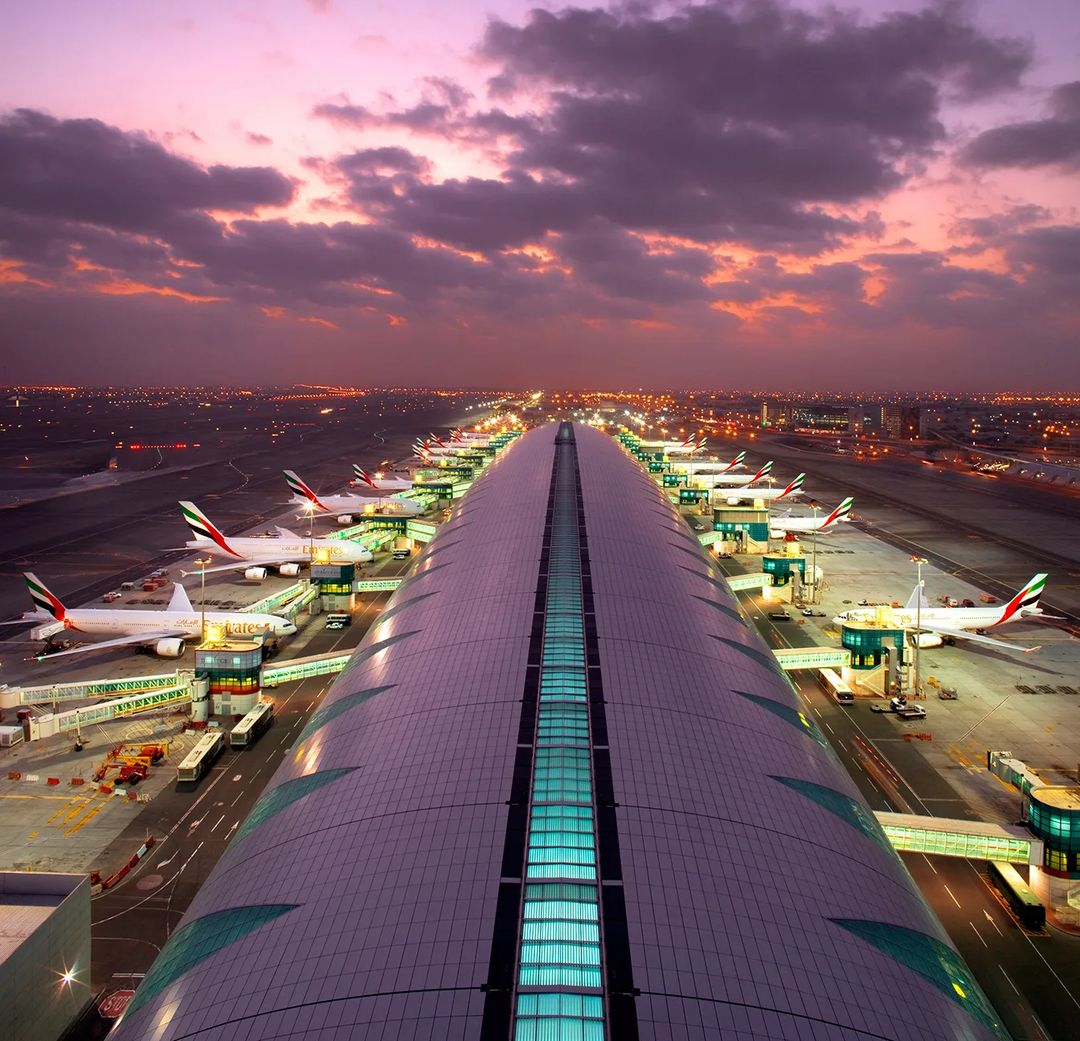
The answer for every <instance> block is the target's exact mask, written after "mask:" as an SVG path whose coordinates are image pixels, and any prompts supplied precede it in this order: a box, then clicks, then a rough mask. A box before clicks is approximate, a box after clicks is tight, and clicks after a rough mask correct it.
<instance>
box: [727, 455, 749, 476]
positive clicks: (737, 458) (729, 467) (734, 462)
mask: <svg viewBox="0 0 1080 1041" xmlns="http://www.w3.org/2000/svg"><path fill="white" fill-rule="evenodd" d="M745 458H746V453H745V452H740V453H739V454H738V455H737V456H735V458H734V459H732V460H731V462H730V463H728V464H727V466H725V467H724V470H723V472H724V473H727V472H728V470H734V469H735V467H736V466H738V465H739V464H740V463H741V462H742V461H743V460H744V459H745Z"/></svg>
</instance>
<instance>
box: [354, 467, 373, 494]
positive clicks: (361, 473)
mask: <svg viewBox="0 0 1080 1041" xmlns="http://www.w3.org/2000/svg"><path fill="white" fill-rule="evenodd" d="M353 473H354V474H356V476H357V479H358V480H361V481H363V482H364V484H366V485H368V486H369V487H371V488H374V487H376V485H375V482H374V481H373V480H372V479H371V474H369V473H368V472H367V470H361V469H360V467H359V466H357V465H356V463H353Z"/></svg>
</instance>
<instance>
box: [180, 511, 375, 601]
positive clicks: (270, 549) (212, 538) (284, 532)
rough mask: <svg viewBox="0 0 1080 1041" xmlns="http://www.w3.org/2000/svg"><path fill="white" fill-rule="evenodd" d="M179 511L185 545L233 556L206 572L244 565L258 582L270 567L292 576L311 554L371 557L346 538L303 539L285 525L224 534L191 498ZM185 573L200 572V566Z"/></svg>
mask: <svg viewBox="0 0 1080 1041" xmlns="http://www.w3.org/2000/svg"><path fill="white" fill-rule="evenodd" d="M180 514H181V516H182V517H183V518H184V520H185V522H186V523H187V526H188V527H189V528H190V529H191V534H192V536H193V538H192V539H191V541H190V542H188V543H187V544H186V545H185V546H184V548H185V549H195V550H199V551H200V552H203V551H206V552H209V553H211V554H213V555H214V556H216V557H226V558H231V560H232V562H231V563H229V564H223V565H221V566H219V567H210V568H207V569H206V573H207V574H210V573H211V572H214V571H236V570H238V569H240V568H245V569H246V570H245V571H244V577H245V578H247V579H250V580H252V581H255V582H260V581H262V580H263V579H264V578H266V572H267V569H268V568H270V567H276V568H277V569H278V572H279V573H280V574H282V575H285V576H287V577H290V578H291V577H293V576H295V575H298V574H299V573H300V566H301V565H302V564H310V563H311V562H312V559H313V558H314V562H315V563H327V564H366V563H367V562H368V561H369V560H372V559H373V557H372V555H371V550H369V549H368V548H367V547H366V546H361V545H359V544H358V543H356V542H352V541H350V540H349V539H327V538H314V539H312V538H307V539H305V538H304V537H303V536H302V535H297V534H296V533H295V532H293V531H289V530H288V528H278V529H277V531H278V533H277V535H242V536H239V537H231V538H226V537H225V536H224V535H223V534H222V533H221V532H220V531H219V530H218V529H217V528H216V527H214V525H213V523H212V522H211V520H210V518H209V517H207V516H206V514H205V513H203V512H202V510H200V509H199V507H198V506H196V505H195V504H194V503H193V502H181V503H180ZM187 573H188V574H195V573H198V574H202V569H201V568H200V569H198V572H195V571H194V570H193V571H190V572H187Z"/></svg>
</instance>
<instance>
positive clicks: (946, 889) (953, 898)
mask: <svg viewBox="0 0 1080 1041" xmlns="http://www.w3.org/2000/svg"><path fill="white" fill-rule="evenodd" d="M941 884H942V885H943V886H945V892H946V893H948V894H949V899H950V900H952V902H953V903H954V904H956V906H957V907H959V906H960V901H959V900H957V899H956V897H955V896H953V891H952V890H951V889H950V888H949V887H948V886H946V885H945V883H944V882H942V883H941Z"/></svg>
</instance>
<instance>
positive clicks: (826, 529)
mask: <svg viewBox="0 0 1080 1041" xmlns="http://www.w3.org/2000/svg"><path fill="white" fill-rule="evenodd" d="M854 501H855V500H854V499H853V498H852V497H851V496H850V495H849V496H848V497H847V498H846V499H845V500H844V501H843V502H842V503H840V505H839V506H837V507H836V509H835V510H833V511H832V513H830V514H829V515H828V516H826V517H818V516H813V517H791V516H788V515H787V514H786V513H785V514H781V515H780V516H779V517H770V518H769V535H771V536H772V537H773V538H774V539H778V538H783V536H784V535H785V534H786V533H787V532H789V531H796V532H800V533H801V532H804V531H816V532H818V534H820V535H828V534H830V533H831V532H833V531H835V530H836V526H837V525H838V524H843V523H846V522H847V521H848V520H849V519H850V518H849V517H848V514H849V513H850V512H851V504H852V503H853V502H854ZM824 512H825V511H824V510H822V513H824Z"/></svg>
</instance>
